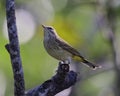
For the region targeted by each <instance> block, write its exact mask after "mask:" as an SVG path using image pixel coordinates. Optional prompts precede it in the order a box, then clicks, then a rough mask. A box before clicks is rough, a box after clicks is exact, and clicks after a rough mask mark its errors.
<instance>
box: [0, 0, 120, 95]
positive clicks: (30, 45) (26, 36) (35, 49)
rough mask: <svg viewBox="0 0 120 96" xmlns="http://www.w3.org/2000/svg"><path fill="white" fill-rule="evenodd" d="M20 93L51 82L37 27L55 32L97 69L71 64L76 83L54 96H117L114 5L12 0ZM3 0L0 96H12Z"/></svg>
mask: <svg viewBox="0 0 120 96" xmlns="http://www.w3.org/2000/svg"><path fill="white" fill-rule="evenodd" d="M15 1H16V19H17V28H18V35H19V41H20V50H21V57H22V63H23V69H24V77H25V86H26V90H28V89H31V88H33V87H35V86H37V85H39V84H42V83H43V82H44V81H46V80H48V79H49V78H51V77H52V76H53V75H54V74H55V73H56V69H57V66H58V61H57V60H55V59H54V58H52V57H50V56H49V55H48V54H47V52H46V51H45V49H44V46H43V30H42V27H41V24H44V25H48V26H53V27H54V28H55V29H56V31H57V33H58V34H59V35H60V36H61V37H62V38H63V39H65V40H66V41H67V42H69V43H70V44H71V45H72V46H73V47H74V48H76V49H77V50H78V51H80V53H81V54H82V55H83V56H85V57H86V58H87V59H89V60H90V61H92V62H95V63H97V64H100V65H101V66H102V68H101V69H98V70H95V71H93V70H91V69H90V68H88V67H87V68H86V67H85V66H84V65H82V64H74V65H71V69H73V70H75V71H76V72H78V73H79V74H78V82H77V83H76V84H75V85H74V86H73V87H71V88H69V89H67V90H65V91H63V92H61V93H59V94H57V95H56V96H120V92H119V91H120V59H119V58H120V32H119V31H120V0H15ZM7 43H8V36H7V28H6V13H5V0H0V96H13V89H14V86H13V83H14V82H13V81H14V80H13V73H12V67H11V62H10V57H9V54H8V52H7V51H6V49H5V47H4V46H5V45H6V44H7Z"/></svg>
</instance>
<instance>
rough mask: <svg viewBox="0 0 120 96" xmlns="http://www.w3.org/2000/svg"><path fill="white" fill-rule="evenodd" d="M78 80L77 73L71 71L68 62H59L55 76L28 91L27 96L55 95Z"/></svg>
mask: <svg viewBox="0 0 120 96" xmlns="http://www.w3.org/2000/svg"><path fill="white" fill-rule="evenodd" d="M76 81H77V73H75V72H73V71H69V65H68V64H61V63H59V66H58V70H57V73H56V75H55V76H53V77H52V78H51V79H49V80H47V81H45V82H44V83H43V84H42V85H40V86H37V87H35V88H33V89H31V90H29V91H27V92H26V96H54V95H56V94H57V93H59V92H61V91H63V90H64V89H67V88H69V87H70V86H72V85H74V84H75V83H76Z"/></svg>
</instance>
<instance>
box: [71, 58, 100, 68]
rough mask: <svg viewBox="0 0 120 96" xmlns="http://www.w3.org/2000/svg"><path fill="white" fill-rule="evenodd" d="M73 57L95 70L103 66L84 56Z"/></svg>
mask: <svg viewBox="0 0 120 96" xmlns="http://www.w3.org/2000/svg"><path fill="white" fill-rule="evenodd" d="M73 59H74V60H76V61H80V62H82V63H84V64H85V65H87V66H88V67H90V68H92V69H93V70H95V69H97V68H101V66H100V65H97V64H94V63H91V62H89V61H88V60H86V59H84V57H82V56H74V57H73Z"/></svg>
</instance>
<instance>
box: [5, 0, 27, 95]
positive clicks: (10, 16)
mask: <svg viewBox="0 0 120 96" xmlns="http://www.w3.org/2000/svg"><path fill="white" fill-rule="evenodd" d="M6 15H7V27H8V35H9V44H7V45H6V46H5V47H6V49H7V50H8V52H9V54H10V58H11V63H12V68H13V75H14V95H15V96H24V92H25V85H24V75H23V69H22V62H21V57H20V48H19V41H18V35H17V27H16V18H15V2H14V0H6Z"/></svg>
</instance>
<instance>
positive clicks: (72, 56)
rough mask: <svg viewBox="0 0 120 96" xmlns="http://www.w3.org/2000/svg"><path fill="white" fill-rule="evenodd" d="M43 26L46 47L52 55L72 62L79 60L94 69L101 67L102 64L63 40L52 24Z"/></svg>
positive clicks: (60, 59)
mask: <svg viewBox="0 0 120 96" xmlns="http://www.w3.org/2000/svg"><path fill="white" fill-rule="evenodd" d="M42 27H43V31H44V40H43V44H44V48H45V49H46V51H47V53H48V54H49V55H50V56H52V57H54V58H55V59H57V60H59V61H61V62H68V63H71V62H72V61H79V62H82V63H83V64H85V65H87V66H88V67H90V68H92V69H93V70H95V69H97V68H101V66H100V65H98V64H94V63H91V62H90V61H88V60H87V59H85V58H84V57H83V56H82V55H81V53H80V52H79V51H77V50H76V49H75V48H73V47H72V46H71V45H70V44H69V43H68V42H67V41H65V40H63V39H62V38H61V37H60V36H59V35H58V34H57V32H56V30H55V29H54V28H53V27H52V26H45V25H42Z"/></svg>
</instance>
